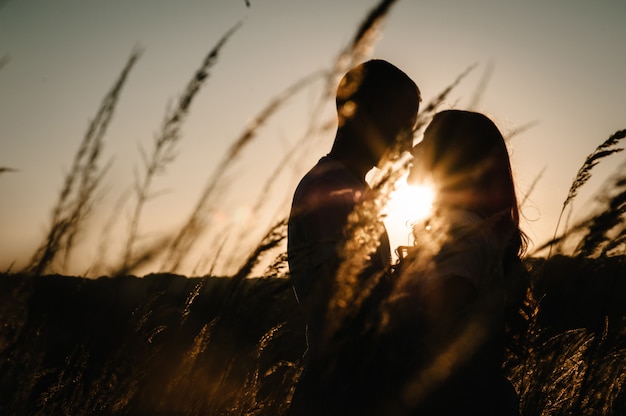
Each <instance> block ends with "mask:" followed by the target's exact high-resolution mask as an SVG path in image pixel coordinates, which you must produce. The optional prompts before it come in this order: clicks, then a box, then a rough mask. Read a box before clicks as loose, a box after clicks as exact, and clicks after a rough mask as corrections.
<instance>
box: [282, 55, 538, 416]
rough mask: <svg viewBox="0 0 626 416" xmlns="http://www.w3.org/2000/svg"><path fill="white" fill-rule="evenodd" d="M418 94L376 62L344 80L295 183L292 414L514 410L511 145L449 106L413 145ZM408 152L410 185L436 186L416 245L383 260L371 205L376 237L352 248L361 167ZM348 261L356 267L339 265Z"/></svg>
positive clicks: (385, 249) (364, 190)
mask: <svg viewBox="0 0 626 416" xmlns="http://www.w3.org/2000/svg"><path fill="white" fill-rule="evenodd" d="M420 101H421V98H420V91H419V88H418V87H417V85H416V84H415V82H413V81H412V80H411V78H410V77H408V76H407V75H406V74H405V73H404V72H403V71H401V70H400V69H399V68H397V67H396V66H394V65H392V64H390V63H389V62H387V61H383V60H371V61H368V62H365V63H363V64H361V65H359V66H357V67H355V68H353V69H351V70H350V71H349V72H348V73H347V74H346V75H345V76H344V77H343V78H342V80H341V81H340V83H339V87H338V89H337V98H336V104H337V113H338V128H337V133H336V136H335V140H334V143H333V146H332V148H331V150H330V152H329V153H328V154H327V155H326V156H324V157H322V158H321V159H320V160H319V161H318V163H317V164H316V165H315V166H314V167H313V168H312V169H311V170H310V171H309V172H308V173H307V174H306V175H305V176H304V177H303V178H302V180H301V181H300V184H299V185H298V187H297V189H296V191H295V194H294V197H293V203H292V209H291V215H290V219H289V232H288V233H289V234H288V259H289V267H290V275H291V279H292V283H293V288H294V293H295V295H296V297H297V300H298V303H299V306H300V313H301V314H302V317H303V319H304V322H305V323H306V337H307V351H306V352H305V354H304V360H305V364H304V369H303V372H302V374H301V376H300V379H299V380H298V383H297V385H296V388H295V391H294V393H293V398H292V402H291V408H290V415H294V416H302V415H352V414H354V415H396V414H397V415H418V414H419V415H457V414H459V415H460V414H463V415H503V416H508V415H518V414H519V406H518V399H517V395H516V392H515V389H514V388H513V386H512V385H511V383H510V382H509V381H508V380H507V379H506V377H505V375H504V372H503V370H502V364H503V362H504V351H505V340H506V338H505V327H506V322H507V317H508V316H509V315H510V314H512V313H515V311H516V310H517V308H518V307H519V302H521V300H522V298H523V296H524V294H525V279H526V270H525V268H524V266H523V264H522V262H521V260H520V256H521V254H522V253H523V250H524V248H525V237H524V234H523V233H522V232H521V230H520V228H519V212H518V204H517V198H516V194H515V187H514V181H513V177H512V173H511V166H510V161H509V156H508V151H507V148H506V144H505V141H504V139H503V137H502V134H501V133H500V131H499V130H498V128H497V127H496V126H495V124H494V123H493V122H492V121H491V120H490V119H489V118H488V117H486V116H485V115H483V114H480V113H475V112H469V111H461V110H446V111H441V112H439V113H437V114H435V116H434V117H433V119H432V121H431V122H430V124H429V125H428V127H427V128H426V130H425V132H424V138H423V140H422V141H421V142H419V143H418V144H417V145H415V146H414V145H413V133H414V127H415V124H416V120H417V114H418V110H419V103H420ZM404 152H410V153H411V154H412V157H413V159H412V165H411V167H410V169H409V176H408V181H409V183H410V184H411V183H413V184H417V183H420V182H428V183H429V184H430V185H431V186H433V188H434V192H435V195H436V197H435V202H434V206H433V210H432V213H431V216H430V218H428V220H426V221H424V222H420V223H419V224H416V225H415V226H414V227H413V234H414V241H415V244H414V247H411V248H410V249H409V250H408V251H407V254H406V255H405V256H403V258H402V260H401V262H400V263H398V264H392V260H391V247H390V243H389V238H388V236H387V233H386V231H385V229H384V225H382V222H381V220H380V218H379V217H377V216H374V217H373V218H372V220H371V221H373V222H378V223H379V224H378V225H379V226H378V227H369V228H368V229H371V230H379V231H377V232H373V233H372V234H373V235H369V236H367V237H368V238H369V240H371V241H373V244H371V245H370V246H372V248H371V249H368V248H366V247H364V248H363V250H359V249H358V247H357V249H354V244H351V245H350V247H351V249H350V250H348V249H347V247H348V245H349V243H350V240H351V239H353V238H354V236H353V235H352V234H350V233H349V232H348V230H349V229H351V225H352V224H351V222H353V221H354V213H355V212H356V211H358V210H359V209H360V207H361V206H362V204H363V203H364V202H365V201H367V200H368V199H371V198H372V194H373V193H374V191H373V190H372V189H371V188H370V186H369V185H368V183H367V182H366V180H365V177H366V174H367V173H368V172H369V171H370V170H371V169H372V168H373V167H375V166H378V167H380V165H381V164H382V163H383V162H384V161H388V160H394V159H395V158H397V157H398V156H399V155H401V154H403V153H404ZM416 209H417V207H416ZM368 238H365V240H367V239H368ZM362 239H363V238H361V240H362ZM359 241H360V240H359ZM354 260H356V261H354ZM349 261H352V262H353V263H354V264H358V265H360V266H359V267H358V268H357V269H356V271H355V270H354V269H353V268H345V267H342V265H344V264H346V262H349ZM342 273H344V274H345V273H351V274H352V275H351V276H341V275H340V274H342ZM341 285H349V286H350V287H349V289H350V293H354V294H356V296H354V297H356V298H359V299H360V301H359V302H357V303H350V304H348V305H347V306H346V305H345V304H344V305H343V307H344V308H353V309H354V310H353V311H350V312H351V313H349V314H346V313H338V307H337V305H340V306H341V305H342V304H341V299H339V300H337V296H338V293H342V290H344V289H345V288H342V287H340V286H341ZM359 295H362V296H359ZM346 316H349V318H346ZM337 320H341V322H337ZM329 328H333V330H329Z"/></svg>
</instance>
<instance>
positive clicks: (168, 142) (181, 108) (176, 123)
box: [120, 22, 241, 270]
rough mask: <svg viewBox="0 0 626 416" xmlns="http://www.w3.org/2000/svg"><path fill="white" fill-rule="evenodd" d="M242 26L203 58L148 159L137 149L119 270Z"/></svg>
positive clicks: (131, 252) (130, 259)
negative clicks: (197, 103) (158, 179)
mask: <svg viewBox="0 0 626 416" xmlns="http://www.w3.org/2000/svg"><path fill="white" fill-rule="evenodd" d="M240 26H241V22H238V23H237V24H235V25H234V26H233V27H231V28H230V29H229V30H228V31H227V32H226V33H225V34H224V35H223V36H222V37H221V38H220V39H219V41H218V42H217V44H216V45H215V46H214V47H213V48H212V49H211V50H210V51H209V53H208V54H207V55H206V57H205V58H204V60H203V61H202V64H201V65H200V67H199V68H198V69H197V70H196V72H195V73H194V75H193V76H192V78H191V79H190V80H189V82H188V83H187V86H186V88H185V90H184V91H183V93H182V94H181V95H180V97H179V98H178V101H177V103H176V106H175V107H174V108H173V109H172V110H170V111H167V112H166V115H165V118H164V120H163V124H162V126H161V130H160V131H159V133H158V135H157V136H156V137H155V139H154V142H153V147H152V151H151V154H150V156H149V157H148V156H147V154H146V153H145V151H144V150H143V149H142V148H140V152H141V156H142V161H143V164H144V170H145V172H144V174H143V176H141V177H140V176H139V175H136V176H137V178H136V181H135V193H136V202H135V207H134V210H133V214H132V217H131V220H130V226H129V231H128V236H127V238H126V243H125V248H124V253H123V260H122V267H121V268H120V269H126V270H130V269H129V265H130V263H131V262H133V261H134V260H133V257H134V255H135V253H134V251H135V250H134V247H135V243H136V240H137V237H138V234H139V222H140V219H141V215H142V213H143V208H144V206H145V204H146V203H147V202H148V199H149V198H150V197H151V196H153V195H152V191H151V187H152V182H153V180H154V178H155V176H156V175H157V174H162V173H163V172H164V171H165V169H166V168H167V166H168V165H169V164H170V163H171V162H173V161H174V159H175V158H176V151H177V145H178V143H179V142H180V140H181V138H182V136H181V134H180V130H181V128H182V125H183V123H184V121H185V120H186V118H187V116H188V114H189V110H190V108H191V104H192V102H193V100H194V98H195V97H196V95H197V94H198V92H199V91H200V88H201V87H202V86H203V85H204V83H205V81H206V79H207V78H208V77H209V70H210V69H211V68H212V67H213V66H214V65H215V64H216V63H217V58H218V55H219V53H220V51H221V49H222V48H223V47H224V45H225V44H226V42H227V41H228V39H230V37H231V36H232V35H233V34H234V33H235V31H237V29H239V27H240Z"/></svg>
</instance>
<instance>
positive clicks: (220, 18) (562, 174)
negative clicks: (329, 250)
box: [0, 0, 626, 275]
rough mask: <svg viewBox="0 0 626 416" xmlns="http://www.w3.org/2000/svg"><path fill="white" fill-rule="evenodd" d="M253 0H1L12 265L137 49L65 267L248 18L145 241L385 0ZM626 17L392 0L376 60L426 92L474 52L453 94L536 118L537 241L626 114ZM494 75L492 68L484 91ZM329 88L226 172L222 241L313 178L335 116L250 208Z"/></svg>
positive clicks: (284, 206)
mask: <svg viewBox="0 0 626 416" xmlns="http://www.w3.org/2000/svg"><path fill="white" fill-rule="evenodd" d="M249 3H250V5H249V7H248V6H247V4H246V1H245V0H184V1H182V0H181V1H173V0H125V1H122V0H112V1H95V0H82V1H79V0H55V1H45V0H8V1H0V58H2V57H4V59H3V61H2V62H3V64H1V65H2V66H1V67H0V167H7V168H12V169H15V170H16V171H14V172H5V173H2V174H0V196H1V198H0V270H4V269H6V268H7V267H9V265H11V264H12V263H13V262H15V266H14V267H15V268H19V267H20V266H23V265H24V264H25V262H27V261H28V259H29V258H30V257H31V256H32V254H33V252H34V251H35V249H36V248H37V245H38V244H39V242H40V241H41V240H42V239H43V237H44V235H45V232H46V230H47V227H48V226H49V220H50V214H51V210H52V208H53V206H54V203H55V202H56V198H57V195H58V193H59V191H60V189H61V187H62V183H63V177H64V173H65V172H67V170H68V169H69V167H70V165H71V162H72V158H73V156H74V153H75V151H76V149H77V147H78V145H79V143H80V141H81V139H82V137H83V135H84V133H85V131H86V129H87V126H88V123H89V121H90V120H91V119H92V118H93V117H94V115H95V114H96V112H97V110H98V106H99V104H100V102H101V100H102V98H103V97H104V96H105V94H106V93H107V92H108V91H109V89H110V88H111V86H112V85H113V83H114V81H115V80H116V78H117V76H118V75H119V73H120V71H121V69H122V67H123V66H124V64H125V62H126V60H127V59H128V57H129V55H130V53H131V51H132V50H133V48H135V47H140V48H142V49H143V54H142V56H141V58H140V59H139V61H138V62H137V64H136V65H135V67H134V68H133V70H132V71H131V73H130V75H129V78H128V81H127V84H126V85H125V87H124V89H123V90H122V93H121V96H120V100H119V102H118V106H117V108H116V112H115V114H114V117H113V120H112V122H111V124H110V126H109V130H108V132H107V135H106V137H105V148H104V159H103V164H104V163H106V162H107V161H109V160H111V161H112V165H111V168H110V170H109V171H108V174H107V176H106V177H105V179H104V184H103V185H104V186H103V188H102V191H101V199H99V202H98V204H97V205H96V208H95V210H94V212H93V221H92V222H91V223H90V224H89V226H88V227H87V228H86V229H85V230H84V234H83V237H82V244H81V249H80V250H77V251H76V253H74V256H73V258H72V260H73V262H72V265H71V266H70V267H69V268H68V269H66V270H63V272H65V273H74V274H83V273H85V271H86V270H87V269H88V268H89V266H90V265H92V264H93V263H94V262H95V261H96V259H97V258H98V257H99V256H102V255H103V253H102V251H99V250H98V249H97V247H98V242H99V238H100V237H101V236H102V235H103V233H104V231H105V229H104V228H103V227H105V223H106V222H107V220H108V219H109V217H110V213H111V212H113V211H114V208H113V207H114V206H115V205H116V203H117V201H118V200H119V199H120V197H121V196H122V195H123V194H125V193H128V192H129V191H130V190H132V185H133V181H134V171H136V170H139V171H141V156H140V152H139V150H138V149H139V147H140V146H141V147H143V148H145V149H150V148H151V141H152V140H153V137H154V136H155V134H156V133H157V132H158V130H159V127H160V125H161V123H162V120H163V117H164V114H165V112H166V109H167V108H168V105H173V103H174V102H175V99H176V98H177V96H178V95H179V93H180V92H181V91H182V90H183V89H184V87H185V86H186V84H187V82H188V80H189V79H190V78H191V77H192V75H193V74H194V72H195V70H196V69H197V68H198V67H199V66H200V64H201V62H202V60H203V59H204V57H205V56H206V54H207V53H208V52H209V51H210V50H211V49H212V48H213V46H214V45H215V44H216V43H217V41H218V40H219V39H220V37H221V36H222V35H223V34H224V33H225V32H226V31H227V30H228V29H229V28H231V27H232V26H233V25H235V24H236V23H237V22H239V21H241V22H242V26H241V27H240V28H239V29H238V30H237V31H236V32H235V33H234V34H233V36H232V37H231V38H230V39H229V40H228V42H227V43H226V45H225V46H224V48H223V49H222V50H221V52H220V55H219V58H218V62H217V64H216V65H215V67H213V68H212V69H211V71H210V77H209V79H208V80H207V81H206V83H205V85H204V86H203V88H202V90H201V91H200V92H199V95H198V96H197V97H196V100H195V101H194V102H193V104H192V107H191V111H190V114H189V117H188V119H187V120H186V121H185V123H184V125H183V130H182V134H183V136H182V139H181V142H180V143H179V146H178V147H177V158H176V160H175V161H174V162H173V163H172V164H171V165H169V167H168V169H167V172H166V173H165V174H164V175H162V176H158V177H157V179H156V180H155V183H154V187H153V191H154V192H155V193H158V196H156V197H155V198H154V199H152V200H151V201H150V202H149V204H148V205H147V206H146V209H145V213H144V214H145V215H144V216H143V221H142V223H141V235H142V241H146V240H149V239H151V238H156V237H158V236H160V235H162V234H163V233H165V232H169V231H171V230H174V229H176V227H180V225H181V224H182V223H183V222H184V221H185V219H186V218H187V215H188V214H189V213H190V211H191V210H192V209H193V206H194V204H195V203H196V200H197V198H198V196H199V194H200V192H201V191H202V189H203V187H204V185H205V183H206V182H207V180H208V178H209V177H210V176H211V175H212V174H213V172H214V169H215V167H216V165H217V164H218V163H219V161H220V160H221V158H222V157H223V155H224V154H225V152H226V150H227V149H228V147H229V146H230V145H231V144H232V143H233V141H234V140H236V139H237V137H238V136H239V135H240V134H241V132H242V131H243V130H244V128H245V126H246V125H247V123H248V122H249V121H250V120H252V119H253V118H254V117H255V116H256V115H257V114H258V113H259V111H261V109H263V107H264V106H265V105H266V104H267V103H268V102H269V101H270V100H271V99H272V98H273V97H275V96H276V95H277V94H279V93H280V92H281V91H283V90H284V89H285V88H287V87H288V86H289V85H291V84H292V83H294V82H295V81H297V80H299V79H301V78H302V77H304V76H306V75H307V74H309V73H311V72H313V71H315V70H319V69H328V68H331V67H332V65H333V62H334V60H335V58H336V57H337V55H338V54H339V52H340V51H341V50H342V48H343V47H344V46H346V45H347V44H348V43H349V42H350V40H351V38H352V36H353V34H354V33H355V31H356V29H357V27H358V25H359V23H360V22H361V21H362V20H363V18H364V16H366V14H367V12H368V11H369V10H370V9H371V8H372V7H373V6H374V5H376V4H377V1H374V0H343V1H336V0H316V1H310V0H250V1H249ZM625 18H626V2H624V1H622V0H606V1H604V0H603V1H598V2H591V1H589V0H551V1H543V0H530V1H520V2H511V1H497V0H475V1H472V2H467V1H464V0H437V1H435V0H427V1H415V0H413V1H411V0H404V1H398V2H396V4H395V5H394V6H393V7H392V8H391V11H390V13H389V15H388V16H387V18H386V19H385V20H384V22H383V27H382V32H381V35H380V38H379V39H378V41H377V42H376V44H375V45H374V48H373V50H372V51H371V55H370V56H371V57H376V58H383V59H387V60H389V61H391V62H393V63H394V64H396V65H397V66H398V67H400V68H402V69H403V70H404V71H405V72H407V73H408V74H409V75H410V76H411V77H412V78H413V79H414V80H415V81H416V83H417V84H418V85H419V87H420V89H421V91H422V94H423V103H427V102H429V101H430V100H431V99H432V98H433V97H435V96H436V95H438V94H439V93H440V92H441V91H442V90H443V89H444V88H446V87H447V86H448V85H449V84H450V83H452V81H453V80H454V79H455V78H456V77H457V76H458V75H459V74H461V73H462V72H463V71H464V70H465V69H466V68H468V67H470V66H471V65H474V64H475V65H476V66H475V68H474V69H473V70H472V71H471V72H470V73H469V75H468V76H467V77H466V78H464V79H463V80H462V82H461V84H460V85H459V86H458V87H457V88H455V89H454V90H453V92H452V93H451V95H450V97H449V99H448V100H447V101H446V103H444V105H443V106H442V107H441V108H442V109H443V108H470V107H471V108H472V109H474V110H477V111H481V112H484V113H486V114H487V115H489V116H490V117H491V118H492V119H493V120H494V121H495V122H496V124H497V125H498V126H499V127H500V129H501V130H502V132H503V133H504V134H505V136H506V135H509V134H512V133H513V132H514V131H516V129H520V128H522V127H524V126H528V125H531V127H530V128H528V129H527V130H524V131H523V132H521V133H519V134H517V135H515V136H514V137H513V138H512V139H511V141H510V143H509V145H510V150H511V157H512V163H513V167H514V170H515V175H516V179H517V185H518V191H519V193H520V195H523V194H524V193H525V192H526V191H528V189H529V188H530V186H531V184H532V183H533V182H534V181H535V179H536V178H537V176H538V175H540V174H541V172H543V174H542V176H541V178H540V180H539V182H538V183H537V186H536V187H535V189H534V191H533V192H532V194H531V195H530V197H529V199H528V200H527V201H526V203H525V205H524V206H523V207H522V215H523V217H524V218H523V221H522V227H523V229H524V230H525V231H526V232H527V234H528V235H529V237H530V239H531V240H532V241H533V242H534V244H535V245H539V244H541V243H542V242H544V241H545V240H547V239H549V238H550V237H551V236H552V234H553V233H554V227H555V226H556V221H557V217H558V214H559V212H560V209H561V206H562V203H563V201H564V199H565V197H566V195H567V192H568V189H569V186H570V184H571V181H572V179H573V178H574V176H575V175H576V172H577V170H578V168H579V167H580V165H581V164H582V163H583V161H584V159H585V157H586V156H587V155H588V154H589V153H591V152H592V151H593V150H594V149H595V148H596V146H597V145H599V144H600V143H601V142H603V141H604V140H605V139H606V138H608V137H609V136H610V135H611V134H612V133H614V132H615V131H617V130H620V129H624V128H626V101H625V100H626V75H625V74H626V48H625V46H624V45H626V25H624V23H623V22H624V19H625ZM486 73H490V74H491V76H490V77H489V79H488V82H487V83H486V84H485V86H484V88H481V85H482V82H483V79H485V74H486ZM322 90H323V84H322V83H321V82H317V83H313V84H311V85H310V86H309V87H307V88H306V89H304V90H302V91H301V92H300V93H299V94H297V95H296V96H294V97H293V98H292V99H291V100H289V101H288V102H287V103H286V105H284V106H283V107H281V108H280V109H279V111H278V112H277V113H276V114H275V115H274V116H273V117H272V118H271V120H270V121H269V122H268V123H267V124H266V125H264V126H262V128H261V129H260V130H259V131H258V136H257V137H256V138H255V139H254V141H253V142H252V143H251V144H250V146H249V147H247V148H245V149H244V150H243V153H242V154H241V158H240V159H238V160H237V161H235V164H234V165H233V166H232V167H231V168H230V170H229V171H228V172H227V175H226V179H228V182H227V184H225V185H224V186H225V187H224V188H223V192H224V194H223V196H222V198H221V199H220V201H219V204H217V205H216V206H214V207H213V208H214V210H213V211H212V213H211V217H210V218H211V225H210V232H209V234H211V233H213V234H219V233H220V232H221V230H223V229H225V228H226V227H228V226H229V225H231V224H236V226H237V227H238V228H237V231H236V232H235V233H234V234H232V236H231V237H230V238H229V239H228V241H227V244H226V245H225V246H224V247H225V250H226V251H227V252H231V253H232V252H234V251H237V250H238V249H240V250H241V249H242V246H244V244H237V241H239V240H241V239H242V238H244V239H245V240H246V241H247V242H248V243H249V242H250V241H252V242H254V241H255V240H257V239H258V238H259V237H260V235H262V233H263V231H264V230H265V229H266V228H267V227H268V226H269V223H270V218H271V217H275V216H277V215H280V214H281V213H282V214H284V213H286V212H287V211H288V208H289V203H290V198H291V194H292V192H293V189H294V187H295V185H296V183H297V181H298V179H299V178H300V176H301V175H302V174H303V173H304V172H305V171H306V170H307V169H308V168H309V167H310V166H312V164H313V163H315V161H316V160H317V159H318V158H319V157H321V156H323V155H324V154H325V153H326V152H327V151H328V150H329V148H330V144H331V143H332V139H333V134H334V126H333V127H332V128H330V129H329V130H326V131H325V132H324V133H322V134H319V135H317V136H315V139H314V140H315V141H314V142H312V143H311V148H310V149H309V150H307V151H306V152H305V154H304V155H301V156H300V157H299V158H298V159H297V160H292V161H291V163H290V165H289V166H287V168H286V169H285V171H284V172H283V174H282V175H281V177H280V178H278V179H276V186H275V187H273V188H272V189H271V191H270V192H268V193H267V194H266V195H265V198H266V199H267V204H266V209H265V210H264V212H263V213H260V214H257V215H253V216H251V215H250V209H251V207H252V206H253V205H254V204H255V203H256V201H257V199H258V198H259V195H258V193H259V191H260V190H261V189H262V188H263V185H264V184H265V182H266V181H267V179H268V176H269V175H270V174H271V172H272V171H273V170H274V168H275V166H276V164H277V163H279V162H280V161H281V159H282V158H283V156H284V155H285V153H286V152H287V151H288V149H290V148H291V147H292V146H293V145H294V144H295V143H296V142H297V140H298V139H299V138H300V137H301V136H302V135H303V134H304V132H305V130H306V128H307V125H308V123H309V121H310V118H311V114H312V112H313V109H314V108H315V105H316V102H317V100H318V99H319V97H320V95H321V92H322ZM479 90H481V91H482V94H481V95H480V99H479V100H478V101H477V102H476V101H475V100H474V98H475V97H476V94H475V93H476V91H479ZM324 104H325V106H324V114H325V116H324V120H325V121H329V122H334V114H333V103H332V101H330V100H327V101H326V102H324ZM312 140H313V139H312ZM624 160H625V156H624V154H618V155H614V156H613V157H612V158H610V159H607V160H606V161H605V162H602V163H601V164H600V165H599V166H598V167H597V168H596V171H595V173H594V176H593V177H592V179H591V181H590V182H589V183H588V184H587V185H586V186H585V187H584V188H583V189H582V192H581V194H580V196H579V198H578V199H577V200H576V201H575V203H574V208H575V211H574V212H575V213H576V212H583V211H581V210H582V209H583V208H586V207H589V205H590V201H591V198H592V197H593V194H594V191H596V190H597V189H598V188H599V187H600V186H601V184H602V182H603V179H605V178H606V177H607V176H608V175H609V174H610V173H611V172H612V171H613V170H614V169H616V168H617V166H619V165H620V163H623V162H624ZM544 169H545V170H544ZM132 201H133V200H132V197H131V199H130V200H128V203H127V205H126V206H125V208H123V209H122V211H121V213H120V215H119V217H120V218H118V220H119V221H118V222H117V224H116V226H115V227H114V228H112V229H111V231H112V233H113V234H115V233H119V234H116V235H118V237H115V236H114V237H112V238H111V240H107V241H108V244H107V253H106V255H107V256H110V257H111V259H114V258H115V257H116V252H117V250H119V249H120V248H119V243H121V241H123V239H124V237H123V235H124V234H123V230H124V229H126V228H127V227H126V225H127V223H128V218H129V217H130V211H131V208H132ZM405 232H408V230H405V229H403V228H402V227H400V226H394V225H390V233H391V234H392V237H393V239H394V241H395V244H394V245H398V244H404V243H405V242H406V241H405V240H406V239H405V238H403V237H402V234H403V233H405ZM222 240H223V238H222ZM217 241H221V240H220V239H219V238H217V237H216V236H215V235H214V236H213V237H211V236H210V235H208V236H207V238H206V239H204V240H203V241H202V242H199V243H198V245H197V246H196V253H194V255H192V256H190V260H189V265H188V268H187V269H184V270H181V273H185V274H188V275H190V274H193V273H194V272H195V273H202V272H205V271H206V270H207V268H208V267H209V266H210V264H209V263H210V260H209V259H206V258H204V257H206V256H208V257H210V254H211V253H214V252H215V250H216V242H217ZM531 248H532V246H531ZM244 250H245V249H244ZM223 256H225V255H224V254H223ZM220 267H222V268H223V270H225V271H226V272H227V271H228V268H227V267H226V265H220ZM147 271H149V270H146V272H147Z"/></svg>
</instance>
